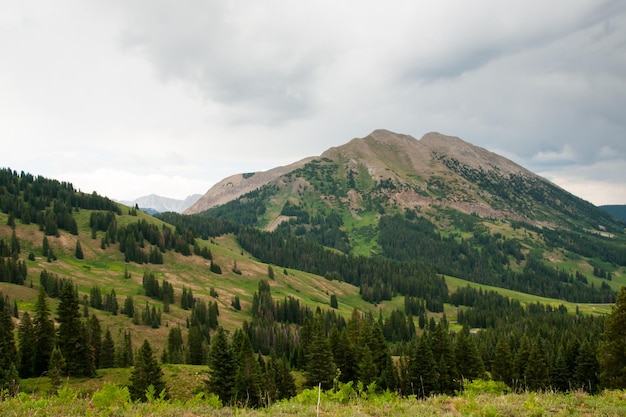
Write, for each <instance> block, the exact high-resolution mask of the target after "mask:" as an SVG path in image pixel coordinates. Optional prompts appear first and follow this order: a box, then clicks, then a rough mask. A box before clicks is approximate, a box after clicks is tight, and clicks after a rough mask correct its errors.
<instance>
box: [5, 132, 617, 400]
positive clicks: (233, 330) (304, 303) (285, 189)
mask: <svg viewBox="0 0 626 417" xmlns="http://www.w3.org/2000/svg"><path fill="white" fill-rule="evenodd" d="M255 177H256V179H255V180H254V181H252V179H254V178H255ZM235 180H236V181H235ZM224 181H225V182H224ZM224 181H223V182H222V185H224V186H223V187H221V188H219V190H218V191H214V192H210V193H207V195H205V196H204V197H207V198H204V197H203V198H201V199H200V200H198V203H199V202H200V201H203V199H204V203H203V204H208V205H209V206H211V205H212V208H210V209H209V210H207V211H203V212H201V213H198V214H195V215H180V214H176V213H165V214H161V215H158V216H156V217H152V216H149V215H147V214H146V213H144V212H141V211H139V210H136V209H134V208H132V207H127V206H123V205H120V204H117V203H115V202H113V201H111V200H109V199H108V198H106V197H101V196H98V195H97V194H95V193H94V194H91V195H85V194H83V193H80V192H78V191H76V190H75V189H74V188H73V186H72V185H71V184H67V183H60V182H58V181H55V180H51V179H46V178H42V177H35V176H33V175H31V174H26V173H19V174H18V173H17V172H15V171H11V170H8V169H7V170H2V171H0V255H1V256H0V260H1V261H2V262H1V263H0V281H3V282H0V291H2V294H3V295H4V296H8V298H2V305H0V307H2V309H0V310H2V311H3V312H4V314H5V315H9V314H12V315H13V316H14V317H13V319H12V320H9V321H8V322H10V323H12V324H13V326H18V327H19V326H22V325H23V324H24V321H25V319H24V315H25V313H26V312H28V313H29V314H30V315H31V316H33V315H35V314H37V312H38V307H37V306H38V305H39V304H38V303H39V302H38V295H39V294H41V293H40V289H44V290H45V292H46V294H47V296H48V297H49V298H48V299H49V303H50V311H51V313H52V317H55V319H54V320H55V322H56V324H57V326H59V327H60V325H61V324H62V322H64V321H63V320H61V318H60V317H58V316H57V315H60V314H61V313H59V312H57V308H58V306H59V305H61V304H63V303H64V302H69V301H68V300H70V301H72V302H73V301H75V302H76V303H77V304H76V308H77V313H78V314H79V315H80V316H81V317H82V318H81V324H80V326H83V327H81V328H82V329H85V330H84V334H85V336H84V337H85V338H86V337H87V336H86V335H91V334H93V333H94V332H96V330H94V329H97V328H99V329H100V330H99V332H100V336H99V337H98V338H97V340H100V341H101V342H102V343H104V341H105V339H106V338H105V336H104V335H105V333H106V331H107V330H109V331H110V333H111V335H110V336H109V337H110V338H111V339H112V342H111V345H113V346H114V347H113V348H112V349H113V351H114V354H113V357H112V358H109V359H110V361H111V363H112V364H113V365H114V366H116V367H120V368H124V367H128V366H130V365H132V360H130V359H129V357H130V356H132V355H131V353H132V351H133V350H134V349H136V348H137V346H138V345H139V344H140V343H141V341H143V340H144V339H146V340H148V341H149V343H150V344H151V345H152V346H153V347H154V351H155V354H156V356H157V357H159V359H160V361H161V362H164V363H165V362H168V363H172V364H180V363H185V364H188V365H190V366H191V365H194V364H195V365H199V366H200V365H202V366H206V365H207V363H208V364H210V366H211V368H210V369H212V370H213V369H216V368H219V367H221V366H222V365H224V366H226V364H227V361H226V362H224V361H222V362H224V363H223V364H222V363H221V362H211V354H210V350H211V347H212V346H213V344H214V343H219V342H216V341H214V339H215V338H217V339H218V341H219V335H220V332H219V331H217V329H218V328H225V329H226V330H228V331H229V334H230V336H229V337H228V339H227V341H225V342H223V343H226V345H227V347H226V348H224V349H222V350H224V351H230V350H231V349H232V351H234V352H237V353H236V354H237V355H244V354H245V355H248V357H249V358H251V357H253V355H254V354H261V355H263V357H264V358H266V359H265V360H267V361H268V363H271V364H272V365H271V367H273V368H272V369H278V368H281V369H285V370H286V373H283V374H281V375H282V376H279V375H278V373H277V374H272V375H273V376H272V375H270V373H268V371H267V369H266V370H265V371H263V372H265V373H263V375H264V377H267V378H270V377H271V378H278V379H274V380H273V381H274V382H273V383H276V384H278V381H279V379H280V378H283V379H282V380H281V381H282V382H281V383H285V381H287V380H289V378H291V377H289V378H288V377H286V376H285V375H292V376H293V375H295V376H296V380H297V384H295V383H294V382H293V381H292V382H291V387H288V388H286V389H285V391H283V392H282V394H280V393H278V392H272V393H270V392H269V391H267V392H266V393H265V394H264V395H266V397H264V396H258V397H254V398H253V399H252V400H251V401H253V402H252V403H251V404H256V405H263V404H265V403H264V401H266V400H265V399H264V398H271V399H273V400H276V399H279V398H286V397H290V396H293V394H294V392H295V389H296V387H295V386H296V385H297V389H298V390H300V389H302V388H303V387H307V386H317V384H318V382H320V381H321V382H322V386H323V388H325V389H327V388H330V387H332V386H333V380H334V379H335V378H337V374H336V371H337V369H340V370H341V373H340V376H339V380H340V381H341V382H342V383H346V384H348V383H355V384H356V383H357V382H360V383H363V384H364V385H366V386H367V385H370V384H372V383H376V386H377V387H378V389H382V390H384V389H390V390H394V391H397V392H399V393H401V395H406V394H407V393H411V392H412V388H411V387H412V386H413V387H414V386H415V383H416V381H419V380H420V379H421V378H422V377H423V374H422V372H426V370H424V369H422V370H419V369H418V368H419V367H417V365H416V364H417V363H422V360H421V359H419V360H418V358H423V357H428V356H430V355H432V357H433V358H434V357H437V358H441V359H440V360H439V361H438V362H436V361H433V362H432V363H430V364H427V363H426V362H424V364H425V365H424V366H429V367H431V368H429V369H430V370H428V372H431V375H437V376H436V377H433V378H434V379H433V380H431V381H427V384H426V385H422V387H421V390H422V391H421V394H420V396H428V395H430V394H431V393H447V394H453V393H454V392H455V390H457V389H458V381H459V380H460V379H459V378H469V379H476V378H488V377H491V375H493V377H494V378H495V379H497V380H498V381H501V382H503V383H505V384H506V385H507V386H509V387H510V388H511V389H513V390H519V389H529V390H539V389H542V388H543V387H546V386H548V385H549V386H551V387H553V389H555V390H557V391H566V390H568V389H570V387H572V386H575V387H584V389H586V390H589V391H591V392H595V391H596V390H597V389H598V387H599V386H600V374H599V372H598V369H599V365H598V364H597V363H596V362H594V363H595V364H592V365H593V366H591V367H590V368H589V369H585V370H582V369H578V363H581V361H582V358H583V357H584V358H587V357H590V358H594V360H599V357H598V350H599V348H600V346H599V340H600V336H601V334H602V332H603V329H604V319H603V317H602V316H601V315H602V314H606V313H607V312H608V311H609V310H610V307H609V305H610V303H613V302H614V301H615V299H616V296H617V294H618V291H619V290H620V288H621V287H622V286H623V285H624V284H626V258H625V256H626V250H625V249H626V236H625V235H624V223H622V222H620V221H619V220H617V219H615V218H614V217H612V216H610V215H608V214H605V213H604V212H602V211H600V210H599V209H597V208H596V207H594V206H593V205H591V204H589V203H587V202H585V201H583V200H581V199H578V198H577V197H575V196H573V195H571V194H569V193H567V192H565V191H564V190H561V189H560V188H558V187H556V186H554V185H553V184H551V183H549V182H548V181H546V180H544V179H542V178H540V177H538V176H536V175H534V174H532V173H531V172H529V171H527V170H525V169H524V168H522V167H520V166H518V165H516V164H514V163H512V162H511V161H508V160H506V159H505V158H502V157H500V156H497V155H495V154H492V153H490V152H488V151H486V150H484V149H481V148H477V147H474V146H472V145H470V144H468V143H466V142H463V141H461V140H460V139H458V138H452V137H447V136H443V135H440V134H428V135H426V136H425V137H424V138H422V139H421V140H419V141H417V140H415V139H413V138H412V137H410V136H406V135H397V134H394V133H391V132H388V131H376V132H374V133H373V134H372V135H370V136H368V137H366V138H363V139H355V140H352V141H351V142H349V143H347V144H346V145H343V146H340V147H337V148H332V149H329V150H328V151H326V152H324V154H323V155H321V156H320V157H318V158H307V159H305V160H302V161H300V162H297V163H295V164H293V165H291V166H288V167H281V168H277V169H276V170H270V171H268V172H266V173H248V174H245V175H240V176H234V177H230V179H227V180H224ZM235 182H236V183H237V184H236V186H235ZM229 183H230V184H231V185H230V186H228V185H227V184H229ZM211 196H213V197H211ZM215 196H217V197H215ZM208 197H211V198H210V199H209V198H208ZM214 197H215V198H214ZM216 198H217V200H216ZM220 199H221V200H220ZM218 200H219V201H222V202H223V203H222V204H217V203H215V201H218ZM207 201H208V202H207ZM216 204H217V205H216ZM68 284H72V285H68ZM72 291H74V294H73V295H72V294H71V293H72ZM66 293H69V294H70V295H69V296H66V297H65V298H63V294H66ZM64 300H65V301H64ZM79 304H80V308H79V307H78V305H79ZM88 317H90V318H89V320H87V318H88ZM26 321H27V320H26ZM0 322H2V321H0ZM8 322H6V321H5V322H2V323H8ZM7 326H8V324H7ZM9 327H10V326H9ZM470 329H473V330H472V331H470ZM546 329H549V331H548V330H546ZM0 330H1V329H0ZM59 331H60V330H59ZM23 332H24V330H18V331H17V332H16V333H17V334H18V335H19V334H23ZM13 333H14V332H11V334H13ZM77 333H79V334H81V335H82V334H83V331H77ZM0 334H5V333H2V332H1V331H0ZM503 335H506V336H503ZM20 337H21V336H20ZM80 337H83V336H80ZM90 337H91V336H90ZM18 339H19V338H18ZM505 341H506V344H507V347H505V348H504V349H505V350H506V351H507V352H508V354H507V355H505V356H507V357H509V356H510V358H509V359H506V358H500V357H499V356H498V355H500V353H498V352H501V350H498V349H496V345H500V344H502V343H505ZM7 343H13V341H12V340H11V342H7ZM81 343H85V344H86V345H88V346H90V348H89V349H93V350H94V351H97V350H96V349H100V348H97V346H100V344H99V343H100V342H98V343H96V342H94V341H92V340H91V339H87V341H85V340H83V342H81ZM16 345H17V352H21V351H22V350H24V349H26V347H27V346H28V344H25V343H24V342H23V340H22V339H19V340H17V341H16ZM79 345H81V344H80V343H78V344H75V345H74V346H79ZM531 345H532V346H542V350H541V351H540V352H539V353H536V355H539V356H538V357H537V358H536V359H537V360H538V361H540V362H541V361H545V364H546V366H543V368H544V369H546V370H549V371H550V372H549V373H547V374H546V375H530V372H531V371H530V370H527V369H526V368H525V365H524V367H520V366H521V365H516V367H514V366H513V365H514V364H513V363H512V362H510V363H508V364H505V366H504V368H506V369H509V370H510V373H508V374H498V372H500V371H499V370H498V369H499V368H498V366H499V365H498V363H499V361H500V360H503V361H506V360H509V361H513V358H517V357H520V358H525V356H524V355H526V353H527V352H526V351H527V350H529V349H530V347H531ZM559 346H568V349H570V350H568V351H567V361H566V363H565V364H564V365H563V364H561V365H559V366H562V369H561V370H560V372H562V373H563V375H561V376H560V378H561V379H557V378H556V377H555V376H554V375H553V374H552V372H553V371H554V372H556V368H555V366H556V365H555V364H556V363H557V362H558V363H561V362H559V361H563V360H565V356H564V355H565V354H566V352H564V351H562V349H559ZM65 349H69V350H68V351H67V352H66V353H64V355H65V356H66V357H70V358H72V357H74V356H77V357H78V356H80V357H82V356H84V355H82V354H81V355H78V354H76V353H75V352H74V351H73V350H72V349H73V347H71V346H70V347H65ZM251 352H253V353H251ZM525 352H526V353H525ZM469 354H472V355H473V356H471V357H469V356H465V355H469ZM16 355H17V354H16ZM20 355H21V353H20ZM424 355H426V356H424ZM581 355H583V356H581ZM101 357H103V354H102V353H101V352H100V353H99V354H95V356H94V359H95V358H101ZM16 358H17V359H14V360H13V359H11V357H10V356H7V357H5V358H4V359H3V360H4V361H5V362H3V363H2V364H0V365H2V366H3V368H4V369H10V368H11V366H12V364H13V365H15V364H16V363H18V362H19V363H18V365H19V366H18V365H16V368H18V369H19V372H20V375H22V376H23V377H24V378H28V377H29V376H33V375H34V376H37V375H40V374H41V373H42V372H41V371H39V372H33V369H32V368H29V367H28V366H26V367H24V366H23V364H22V362H21V361H22V360H23V357H22V356H19V355H17V356H16ZM18 359H19V361H18ZM102 360H104V359H102ZM11 361H13V362H11ZM16 361H18V362H16ZM258 362H259V361H258V358H256V359H254V363H257V364H258ZM46 363H47V362H46ZM515 363H518V364H522V363H523V364H526V359H516V360H515ZM469 364H471V365H469ZM109 365H110V364H109ZM95 366H96V367H101V366H100V364H98V363H95ZM172 366H175V365H172ZM181 366H182V365H181ZM241 366H243V365H241ZM250 366H252V365H250ZM255 366H256V365H255ZM258 366H261V365H260V364H259V365H258ZM420 366H421V365H420ZM539 368H542V367H541V366H540V367H539ZM29 369H30V370H29ZM174 369H176V368H174ZM181 369H186V370H185V371H184V372H189V368H181ZM205 369H206V368H205ZM268 369H269V368H268ZM289 369H291V371H290V370H289ZM420 369H421V368H420ZM528 369H532V367H529V368H528ZM29 372H30V373H29ZM72 372H73V371H72ZM81 372H82V371H81ZM173 372H176V371H173ZM203 372H206V371H203ZM242 372H243V371H242ZM255 372H256V371H255ZM258 373H259V374H261V370H260V369H259V371H258ZM230 374H232V372H230ZM72 375H73V376H77V377H78V376H81V375H82V376H83V377H88V376H92V373H91V372H84V373H73V374H72ZM531 377H532V378H531ZM2 378H4V377H1V376H0V382H2V381H3V380H2ZM251 381H252V382H250V384H253V383H254V384H260V382H259V381H258V380H256V382H254V378H253V380H251ZM528 381H531V382H528ZM287 382H288V381H287ZM35 385H37V384H36V383H35ZM201 385H202V384H201ZM420 385H421V384H420ZM198 389H202V388H198ZM212 389H215V390H217V388H216V387H215V386H213V388H212ZM254 390H255V391H254V392H260V391H261V390H260V389H259V390H257V389H256V388H255V389H254ZM214 392H215V391H214ZM181 395H187V396H188V395H190V394H189V392H186V393H185V394H181ZM220 395H221V396H220V398H222V399H224V401H225V402H230V401H235V400H236V399H237V396H236V394H233V395H234V397H230V396H228V397H225V395H226V394H220Z"/></svg>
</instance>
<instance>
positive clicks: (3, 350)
mask: <svg viewBox="0 0 626 417" xmlns="http://www.w3.org/2000/svg"><path fill="white" fill-rule="evenodd" d="M14 327H15V326H14V325H13V319H12V318H11V306H10V303H9V299H8V297H6V298H5V297H4V295H3V294H2V293H1V292H0V391H2V390H7V392H8V393H9V394H10V395H14V394H16V393H17V389H18V387H19V379H18V373H17V367H18V356H17V349H16V348H15V339H14V336H13V330H14Z"/></svg>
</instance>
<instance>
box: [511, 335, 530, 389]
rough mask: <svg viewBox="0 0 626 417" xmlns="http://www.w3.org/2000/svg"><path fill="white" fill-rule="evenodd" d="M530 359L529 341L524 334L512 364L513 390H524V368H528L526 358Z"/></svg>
mask: <svg viewBox="0 0 626 417" xmlns="http://www.w3.org/2000/svg"><path fill="white" fill-rule="evenodd" d="M529 357H530V339H529V338H528V336H526V334H524V335H523V336H522V339H521V340H520V345H519V347H518V348H517V352H515V360H514V362H513V370H514V373H513V375H514V378H515V383H514V388H515V389H518V390H519V389H525V388H526V378H525V375H526V368H527V366H528V358H529Z"/></svg>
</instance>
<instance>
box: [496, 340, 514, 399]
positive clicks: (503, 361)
mask: <svg viewBox="0 0 626 417" xmlns="http://www.w3.org/2000/svg"><path fill="white" fill-rule="evenodd" d="M491 376H492V378H493V379H494V381H502V382H504V383H505V384H507V385H508V386H509V387H511V386H513V355H512V354H511V348H510V347H509V343H508V342H507V341H506V339H505V338H504V337H501V338H500V339H499V340H498V343H497V344H496V351H495V357H494V359H493V362H492V364H491Z"/></svg>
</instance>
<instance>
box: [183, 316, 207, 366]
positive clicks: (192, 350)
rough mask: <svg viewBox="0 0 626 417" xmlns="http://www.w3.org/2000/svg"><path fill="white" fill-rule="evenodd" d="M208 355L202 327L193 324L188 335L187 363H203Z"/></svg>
mask: <svg viewBox="0 0 626 417" xmlns="http://www.w3.org/2000/svg"><path fill="white" fill-rule="evenodd" d="M205 357H206V349H205V346H204V336H203V334H202V327H201V326H199V325H196V326H191V327H190V328H189V333H188V335H187V363H188V364H190V365H202V364H203V363H204V358H205Z"/></svg>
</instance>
